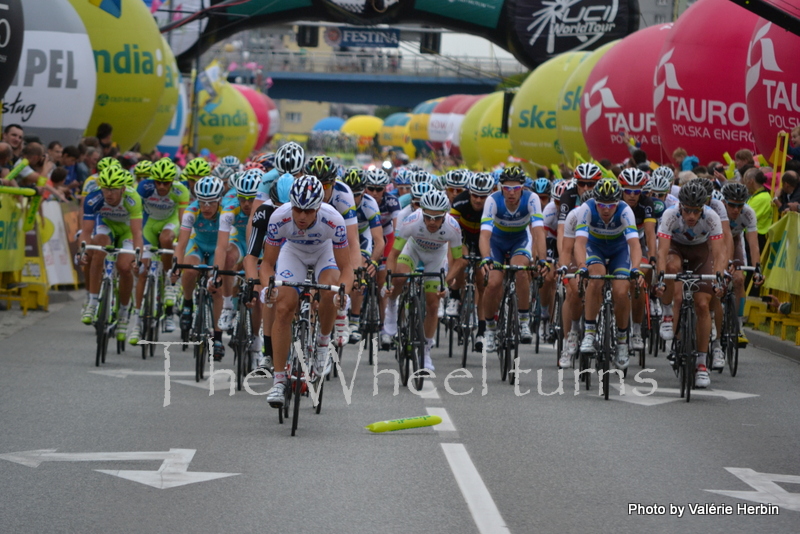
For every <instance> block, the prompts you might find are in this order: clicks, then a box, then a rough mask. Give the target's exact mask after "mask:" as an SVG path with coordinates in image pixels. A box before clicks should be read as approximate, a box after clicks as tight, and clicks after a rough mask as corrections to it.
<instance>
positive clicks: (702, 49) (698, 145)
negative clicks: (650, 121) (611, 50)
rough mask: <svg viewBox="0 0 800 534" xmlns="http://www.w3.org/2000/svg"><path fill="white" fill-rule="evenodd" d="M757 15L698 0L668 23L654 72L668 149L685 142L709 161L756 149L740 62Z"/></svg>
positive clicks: (656, 105)
mask: <svg viewBox="0 0 800 534" xmlns="http://www.w3.org/2000/svg"><path fill="white" fill-rule="evenodd" d="M720 20H724V21H725V24H717V21H720ZM757 21H758V17H756V16H755V15H753V14H752V13H750V12H749V11H747V10H745V9H743V8H741V7H739V6H737V5H735V4H733V3H731V2H730V1H729V0H700V1H699V2H697V3H696V4H694V5H693V6H692V7H690V8H689V9H688V10H687V11H686V12H685V13H684V14H683V15H681V17H680V18H679V19H678V21H677V22H676V23H675V25H674V26H673V27H672V30H671V31H670V32H669V34H668V35H667V39H666V40H665V42H664V46H663V48H662V49H661V57H660V58H659V60H658V63H656V67H655V72H654V77H653V109H654V110H655V114H656V126H657V127H658V133H659V136H660V137H661V142H662V144H663V145H664V148H665V150H666V151H667V153H669V154H671V153H672V152H673V151H674V150H675V149H676V148H684V149H686V150H687V151H688V152H689V153H690V154H694V155H696V156H697V157H698V158H699V159H700V163H708V162H709V161H714V160H716V161H721V159H722V155H723V154H724V153H725V152H730V153H733V152H735V151H737V150H739V149H741V148H747V149H751V150H753V149H755V141H754V138H753V134H752V132H751V131H750V117H749V115H748V113H747V105H746V104H745V68H744V66H745V64H746V62H747V49H748V45H749V43H750V36H751V35H752V34H753V28H754V27H755V25H756V22H757ZM709 24H711V25H714V26H715V27H714V31H708V28H709Z"/></svg>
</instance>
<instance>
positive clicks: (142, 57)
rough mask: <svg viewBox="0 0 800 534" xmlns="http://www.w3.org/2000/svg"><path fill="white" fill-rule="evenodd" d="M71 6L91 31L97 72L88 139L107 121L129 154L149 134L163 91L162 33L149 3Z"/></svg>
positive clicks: (83, 1) (77, 0)
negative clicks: (146, 133)
mask: <svg viewBox="0 0 800 534" xmlns="http://www.w3.org/2000/svg"><path fill="white" fill-rule="evenodd" d="M70 3H71V4H72V7H74V8H75V11H77V12H78V15H79V16H80V17H81V20H82V21H83V24H84V25H85V26H86V32H87V33H88V35H89V41H90V42H91V44H92V50H93V52H94V62H95V69H96V70H97V91H96V95H97V96H96V97H95V105H94V109H93V111H92V118H91V119H89V125H88V126H87V127H86V135H95V134H96V133H97V126H98V125H99V124H100V123H103V122H107V123H109V124H111V126H113V127H114V133H113V140H114V142H116V143H117V145H118V146H119V148H120V150H122V151H126V150H128V149H130V148H131V147H132V146H133V145H134V144H136V143H137V142H138V141H139V140H140V139H141V138H142V135H143V134H144V133H145V131H147V128H148V127H149V126H150V123H151V122H152V120H153V117H154V116H155V114H156V111H157V110H158V105H159V102H160V100H161V94H162V93H163V92H164V77H165V73H166V70H167V69H166V65H167V63H166V61H165V60H166V58H165V57H164V53H163V50H162V39H161V33H160V32H159V31H158V26H157V25H156V23H155V21H154V20H153V17H152V15H150V10H149V9H148V8H147V6H146V5H145V3H144V2H138V1H135V0H134V1H131V0H128V1H124V2H122V3H121V8H119V7H117V8H114V5H115V3H114V2H102V3H101V2H97V1H88V0H70ZM116 5H118V6H119V5H120V4H116ZM64 105H69V104H68V103H64Z"/></svg>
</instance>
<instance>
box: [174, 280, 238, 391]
mask: <svg viewBox="0 0 800 534" xmlns="http://www.w3.org/2000/svg"><path fill="white" fill-rule="evenodd" d="M174 268H175V269H193V270H195V271H197V272H198V273H199V276H198V278H197V283H196V284H195V288H194V298H193V302H194V322H193V324H192V327H191V329H190V331H189V332H188V333H187V340H188V341H195V342H196V341H200V342H201V343H198V344H197V345H194V381H195V382H200V381H201V380H203V378H205V366H206V361H207V360H208V358H209V356H210V354H209V348H208V340H210V339H213V337H214V305H213V299H212V298H211V294H210V293H209V291H208V287H207V286H208V281H209V280H216V279H217V274H218V272H219V270H218V269H217V268H216V267H213V266H211V265H191V264H176V265H175V267H174ZM226 272H227V271H226ZM209 274H210V275H209Z"/></svg>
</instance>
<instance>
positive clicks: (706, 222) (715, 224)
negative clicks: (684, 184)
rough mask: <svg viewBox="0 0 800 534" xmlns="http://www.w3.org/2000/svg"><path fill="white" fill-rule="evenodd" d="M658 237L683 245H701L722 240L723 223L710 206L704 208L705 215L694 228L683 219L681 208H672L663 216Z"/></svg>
mask: <svg viewBox="0 0 800 534" xmlns="http://www.w3.org/2000/svg"><path fill="white" fill-rule="evenodd" d="M658 237H664V238H667V239H672V240H673V241H674V242H675V243H679V244H681V245H701V244H703V243H706V242H707V241H708V240H709V239H711V240H714V239H722V222H720V220H719V215H717V213H716V212H715V211H714V210H713V209H711V208H710V207H709V206H703V214H702V215H701V216H700V219H699V220H698V221H697V224H695V225H694V226H693V227H689V226H688V225H687V224H686V221H685V220H684V218H683V217H681V211H680V208H678V207H675V208H670V209H668V210H667V211H665V212H664V215H662V216H661V224H659V226H658Z"/></svg>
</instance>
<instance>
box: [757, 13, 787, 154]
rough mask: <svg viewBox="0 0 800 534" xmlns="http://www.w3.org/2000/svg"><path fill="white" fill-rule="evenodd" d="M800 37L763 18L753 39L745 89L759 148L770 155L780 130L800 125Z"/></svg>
mask: <svg viewBox="0 0 800 534" xmlns="http://www.w3.org/2000/svg"><path fill="white" fill-rule="evenodd" d="M798 50H800V37H798V36H797V35H794V34H793V33H789V32H788V31H786V30H784V29H783V28H781V27H780V26H776V25H775V24H773V23H771V22H768V21H766V20H764V19H761V20H760V21H759V22H758V24H757V25H756V29H755V31H754V32H753V38H752V39H751V40H750V53H749V54H748V57H747V75H746V86H745V92H746V93H747V111H748V113H749V114H750V128H751V129H752V130H753V136H755V138H756V146H758V150H759V151H760V152H761V153H762V154H764V155H765V157H769V156H770V154H772V151H773V150H775V142H776V140H777V138H778V133H779V132H782V131H783V132H791V130H792V128H795V127H797V126H800V94H798V93H800V89H798V86H800V71H799V70H798V69H797V51H798Z"/></svg>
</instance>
